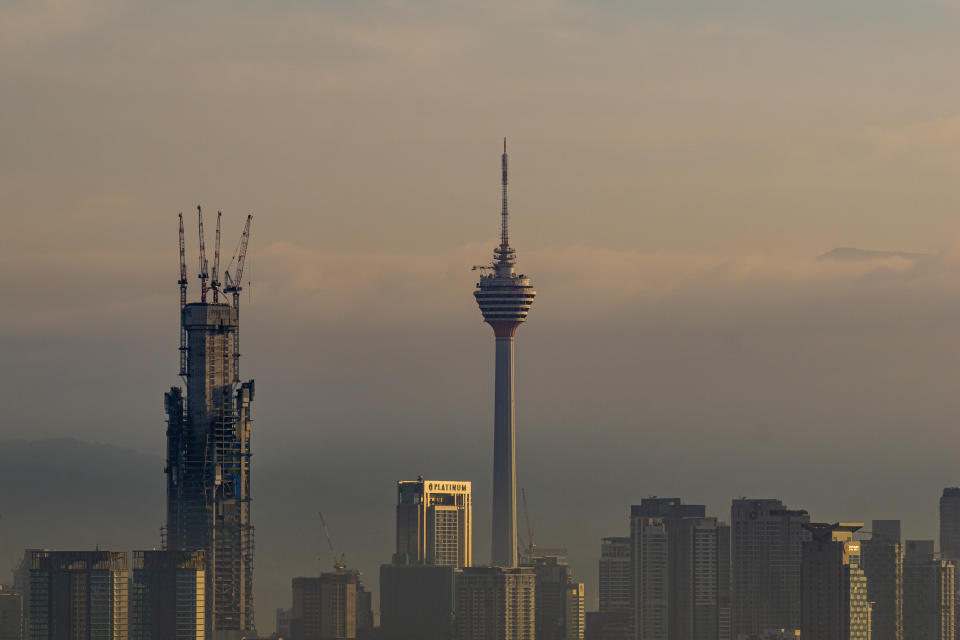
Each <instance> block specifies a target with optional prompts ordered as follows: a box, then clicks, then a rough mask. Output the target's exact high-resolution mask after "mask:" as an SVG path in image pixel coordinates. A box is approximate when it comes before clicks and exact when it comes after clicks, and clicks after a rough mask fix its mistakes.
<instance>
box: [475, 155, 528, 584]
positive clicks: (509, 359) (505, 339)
mask: <svg viewBox="0 0 960 640" xmlns="http://www.w3.org/2000/svg"><path fill="white" fill-rule="evenodd" d="M502 176H503V208H502V210H501V214H500V215H501V220H500V246H499V247H497V248H496V249H494V250H493V265H492V266H490V267H481V269H482V270H488V272H486V273H484V272H481V275H480V281H479V282H478V283H477V290H476V291H474V292H473V295H474V296H475V297H476V299H477V304H478V305H480V311H481V312H482V313H483V319H484V321H485V322H486V323H487V324H489V325H490V326H491V327H493V333H494V335H495V336H496V344H497V350H496V353H497V363H496V381H495V403H494V422H493V536H492V540H491V556H490V563H491V564H492V565H493V566H495V567H515V566H517V560H518V558H517V456H516V428H515V425H514V411H513V337H514V335H516V333H517V328H518V327H519V326H520V324H521V323H522V322H524V321H525V320H526V319H527V313H528V312H529V311H530V305H531V304H533V298H534V296H535V295H536V292H535V291H534V290H533V285H532V284H531V283H530V279H529V278H527V277H526V276H525V275H523V274H518V273H517V272H516V270H515V266H516V263H517V254H516V252H514V250H513V248H512V247H511V246H510V237H509V233H508V214H507V140H506V138H504V140H503V156H502Z"/></svg>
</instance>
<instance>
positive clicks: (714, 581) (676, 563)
mask: <svg viewBox="0 0 960 640" xmlns="http://www.w3.org/2000/svg"><path fill="white" fill-rule="evenodd" d="M705 512H706V508H705V507H704V506H703V505H686V504H682V503H681V501H680V499H679V498H647V499H644V500H642V501H641V503H640V504H639V505H634V506H633V507H631V522H633V523H638V525H636V526H632V528H631V531H632V532H633V533H634V541H635V544H634V549H633V561H634V565H633V566H634V568H635V569H636V572H635V573H634V574H633V575H634V584H635V585H638V588H636V589H635V593H634V598H635V603H636V605H637V606H636V608H635V609H634V616H637V617H636V619H637V621H638V625H637V638H642V639H644V640H646V639H647V638H651V639H652V638H660V637H664V638H670V640H729V639H730V631H731V629H730V609H731V607H730V528H729V527H728V526H727V525H725V524H723V523H720V522H718V521H717V519H716V518H707V517H706V516H705ZM650 521H654V522H656V523H658V524H657V525H656V526H655V527H654V528H653V529H652V530H651V529H650V528H649V523H650ZM661 526H662V528H663V530H664V531H665V533H666V537H667V543H666V552H667V574H666V578H665V585H664V590H665V606H666V611H667V622H666V627H665V629H664V628H661V627H660V626H658V625H659V623H658V625H655V626H656V628H655V629H654V628H651V627H650V625H651V623H652V621H653V620H654V619H655V617H656V613H643V612H644V610H647V611H649V607H650V606H651V605H650V604H648V601H650V600H651V595H650V594H651V591H650V589H651V588H652V589H654V591H653V592H652V593H654V594H657V589H658V588H659V583H660V582H661V577H660V576H659V574H658V572H659V564H658V563H652V564H651V562H650V556H648V557H647V558H646V559H644V558H643V557H642V553H643V548H644V541H643V540H642V539H639V538H637V535H638V533H639V535H640V536H641V537H642V536H643V535H645V534H646V533H650V532H651V531H653V533H654V535H655V537H654V538H652V539H651V542H652V541H653V540H659V538H658V537H657V536H659V533H658V532H659V529H660V528H661ZM655 548H656V547H649V546H648V548H647V553H650V552H651V550H652V549H655ZM638 560H639V561H638ZM651 568H652V569H653V572H654V575H653V577H654V582H653V583H651V582H649V581H648V576H647V575H646V572H648V571H650V570H651ZM652 602H653V603H654V605H653V606H654V609H655V610H656V609H657V608H658V607H660V605H661V603H660V597H659V595H654V596H653V597H652ZM651 616H653V617H651Z"/></svg>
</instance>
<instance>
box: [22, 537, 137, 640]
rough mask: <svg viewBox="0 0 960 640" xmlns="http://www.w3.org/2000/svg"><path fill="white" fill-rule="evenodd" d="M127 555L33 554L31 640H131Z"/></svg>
mask: <svg viewBox="0 0 960 640" xmlns="http://www.w3.org/2000/svg"><path fill="white" fill-rule="evenodd" d="M128 569H129V563H128V556H127V553H126V552H125V551H46V550H43V551H40V550H28V551H27V552H26V553H25V556H24V559H23V564H22V565H21V567H20V569H19V572H20V575H21V576H22V579H23V580H25V581H26V584H27V587H26V592H27V598H26V600H27V602H28V611H27V615H26V638H27V640H61V639H63V640H86V639H87V638H97V639H98V640H128V637H129V636H128V630H127V624H128V611H127V598H128Z"/></svg>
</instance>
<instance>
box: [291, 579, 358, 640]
mask: <svg viewBox="0 0 960 640" xmlns="http://www.w3.org/2000/svg"><path fill="white" fill-rule="evenodd" d="M359 590H360V572H358V571H351V570H347V569H342V568H339V567H338V569H337V571H336V572H335V573H323V574H320V576H319V577H316V578H294V579H293V607H292V608H291V611H290V635H291V636H293V640H353V639H354V638H356V637H357V592H358V591H359Z"/></svg>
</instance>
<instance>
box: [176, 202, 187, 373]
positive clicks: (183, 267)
mask: <svg viewBox="0 0 960 640" xmlns="http://www.w3.org/2000/svg"><path fill="white" fill-rule="evenodd" d="M177 284H179V285H180V313H181V314H182V313H183V308H184V307H185V306H187V253H186V248H185V246H184V242H183V212H180V280H178V281H177ZM180 375H181V376H185V375H187V329H186V327H184V326H183V319H181V320H180Z"/></svg>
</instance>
